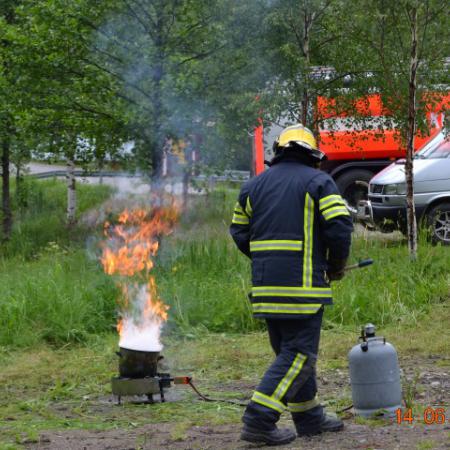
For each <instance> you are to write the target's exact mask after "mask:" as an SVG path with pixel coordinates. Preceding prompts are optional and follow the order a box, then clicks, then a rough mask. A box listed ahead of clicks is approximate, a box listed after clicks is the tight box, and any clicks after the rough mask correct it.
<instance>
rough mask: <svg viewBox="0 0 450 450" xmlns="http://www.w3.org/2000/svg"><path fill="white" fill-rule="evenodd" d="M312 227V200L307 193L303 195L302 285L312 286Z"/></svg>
mask: <svg viewBox="0 0 450 450" xmlns="http://www.w3.org/2000/svg"><path fill="white" fill-rule="evenodd" d="M313 227H314V200H313V199H312V198H311V196H310V195H309V193H308V192H307V193H306V197H305V211H304V225H303V229H304V234H305V239H304V253H303V286H304V287H311V286H312V273H313V268H312V259H313Z"/></svg>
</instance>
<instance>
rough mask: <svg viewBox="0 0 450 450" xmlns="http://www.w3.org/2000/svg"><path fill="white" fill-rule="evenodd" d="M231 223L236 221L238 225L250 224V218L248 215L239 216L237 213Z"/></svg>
mask: <svg viewBox="0 0 450 450" xmlns="http://www.w3.org/2000/svg"><path fill="white" fill-rule="evenodd" d="M231 223H234V224H236V225H248V224H249V223H250V221H249V220H248V217H244V216H238V215H237V214H234V215H233V220H232V221H231Z"/></svg>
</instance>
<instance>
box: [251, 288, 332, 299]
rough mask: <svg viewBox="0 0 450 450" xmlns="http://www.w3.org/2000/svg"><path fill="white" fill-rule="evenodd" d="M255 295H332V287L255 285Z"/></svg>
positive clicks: (320, 296)
mask: <svg viewBox="0 0 450 450" xmlns="http://www.w3.org/2000/svg"><path fill="white" fill-rule="evenodd" d="M252 295H253V296H254V297H318V298H322V297H331V296H332V294H331V288H315V287H309V288H305V287H292V286H254V287H252Z"/></svg>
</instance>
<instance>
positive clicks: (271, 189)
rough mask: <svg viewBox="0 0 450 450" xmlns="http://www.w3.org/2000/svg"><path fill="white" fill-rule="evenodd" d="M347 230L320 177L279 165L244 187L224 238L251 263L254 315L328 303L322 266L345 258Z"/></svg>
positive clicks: (330, 185) (310, 309)
mask: <svg viewBox="0 0 450 450" xmlns="http://www.w3.org/2000/svg"><path fill="white" fill-rule="evenodd" d="M352 230H353V225H352V221H351V218H350V214H349V212H348V210H347V208H346V206H345V203H344V201H343V199H342V197H341V195H340V194H339V191H338V189H337V187H336V185H335V183H334V181H333V179H332V178H331V177H330V176H329V175H328V174H326V173H325V172H322V171H320V170H317V169H314V168H312V167H309V166H307V165H305V164H303V163H301V162H299V161H297V160H282V161H281V162H279V163H277V164H276V165H274V166H272V167H271V168H270V169H268V170H266V171H265V172H263V173H262V174H260V175H259V176H257V177H255V178H253V179H251V180H250V181H248V182H247V183H245V184H244V185H243V187H242V189H241V192H240V195H239V199H238V202H237V203H236V206H235V209H234V215H233V220H232V224H231V227H230V233H231V235H232V237H233V239H234V241H235V243H236V245H237V246H238V248H239V249H240V250H241V251H242V252H243V253H244V254H246V255H247V256H248V257H250V258H251V260H252V282H253V283H252V284H253V287H252V294H251V301H252V308H253V313H254V315H255V317H261V318H299V317H301V316H302V317H304V315H305V314H314V313H316V312H317V311H318V310H319V309H320V308H321V306H322V305H323V304H331V303H332V292H331V288H330V285H329V283H328V281H327V279H326V276H325V273H326V270H327V261H328V260H332V259H346V258H347V257H348V254H349V250H350V243H351V233H352Z"/></svg>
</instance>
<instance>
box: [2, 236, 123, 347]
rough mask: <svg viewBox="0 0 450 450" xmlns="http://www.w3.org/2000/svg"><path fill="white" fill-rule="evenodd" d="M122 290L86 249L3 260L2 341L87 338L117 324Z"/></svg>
mask: <svg viewBox="0 0 450 450" xmlns="http://www.w3.org/2000/svg"><path fill="white" fill-rule="evenodd" d="M116 295H117V291H116V289H115V287H114V285H113V283H111V280H110V278H108V277H107V276H106V275H104V274H103V273H102V271H101V270H100V269H99V267H98V265H97V263H96V261H89V260H87V258H86V254H85V251H84V249H82V250H72V251H70V252H67V253H66V254H64V252H62V251H61V249H60V248H58V247H57V246H56V245H55V244H52V245H51V246H49V248H48V249H45V250H43V253H42V254H41V255H40V257H39V259H38V260H36V261H27V262H23V261H21V262H20V261H18V260H17V259H8V260H3V261H1V262H0V346H15V347H17V346H21V347H24V346H31V345H34V344H36V343H38V342H41V341H46V342H49V343H55V344H58V345H59V344H61V343H65V342H69V341H71V342H81V341H84V340H86V339H87V338H88V337H89V335H91V334H94V333H101V332H105V331H109V330H112V329H113V325H114V323H115V319H114V316H115V297H116Z"/></svg>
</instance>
